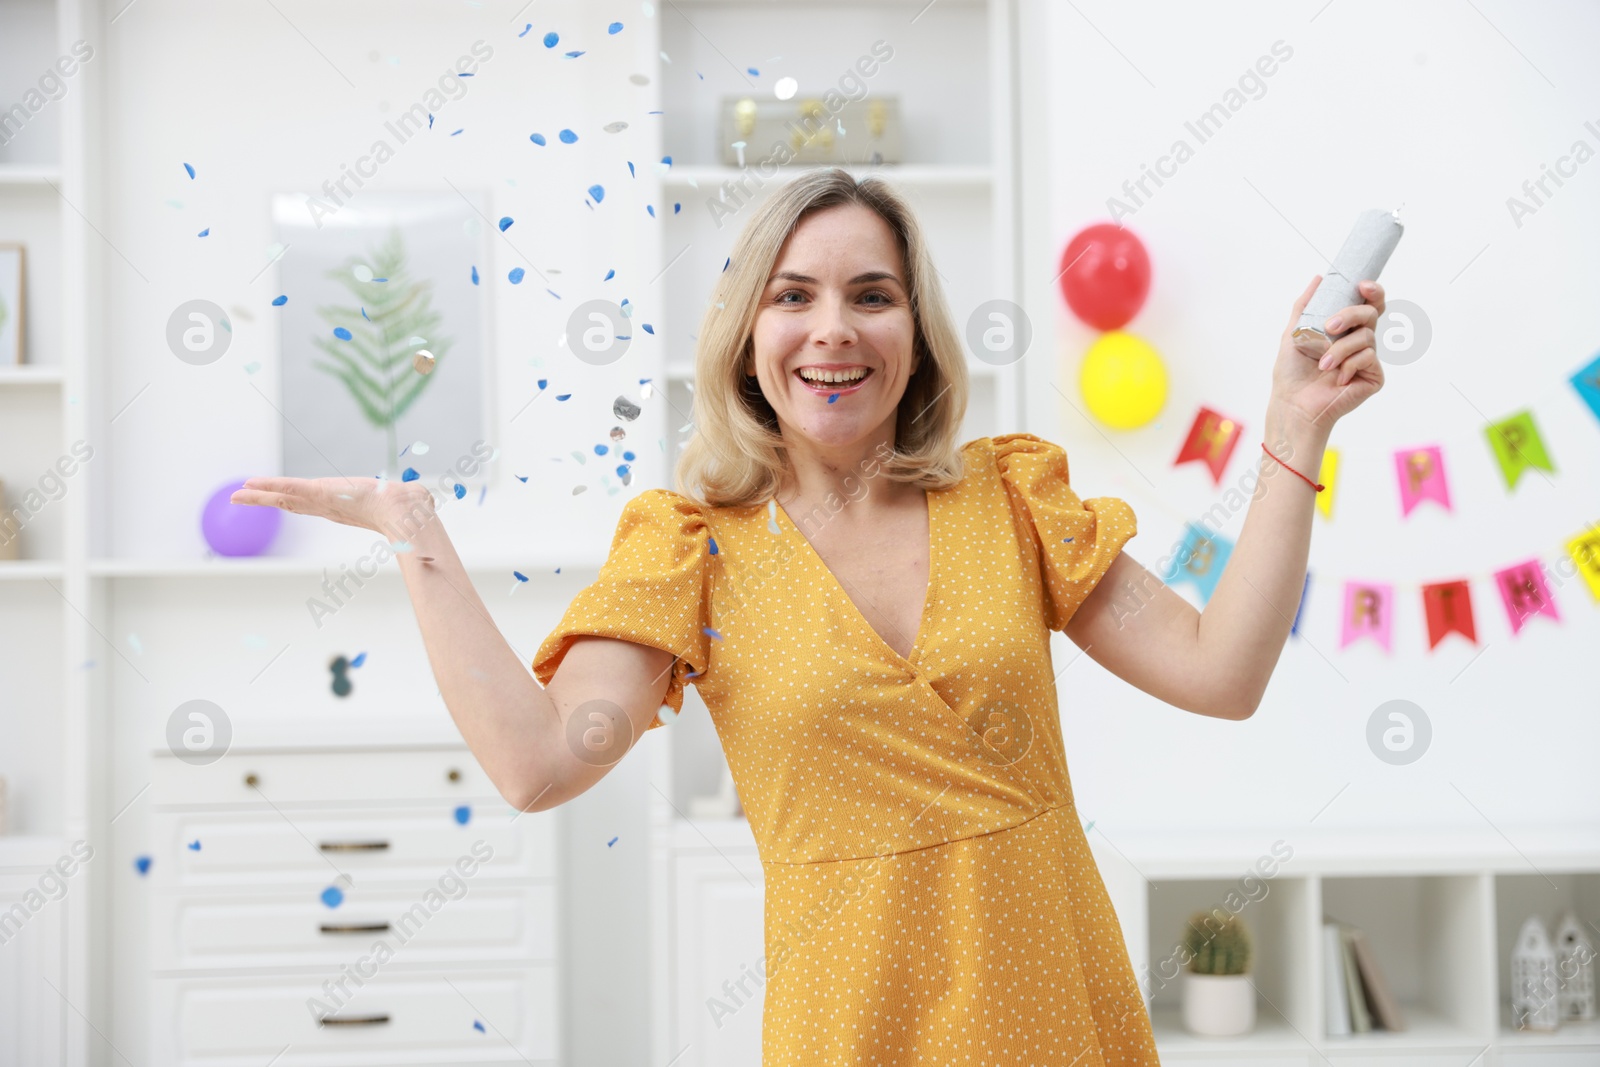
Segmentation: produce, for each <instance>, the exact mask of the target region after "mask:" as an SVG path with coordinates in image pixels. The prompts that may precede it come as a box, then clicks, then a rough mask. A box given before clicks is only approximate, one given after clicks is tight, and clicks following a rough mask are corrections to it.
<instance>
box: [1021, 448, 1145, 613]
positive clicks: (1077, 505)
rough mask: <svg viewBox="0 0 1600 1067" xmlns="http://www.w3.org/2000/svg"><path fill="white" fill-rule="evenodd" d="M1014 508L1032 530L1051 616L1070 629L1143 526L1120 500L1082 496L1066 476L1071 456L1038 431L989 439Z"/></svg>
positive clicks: (1025, 525) (1046, 611)
mask: <svg viewBox="0 0 1600 1067" xmlns="http://www.w3.org/2000/svg"><path fill="white" fill-rule="evenodd" d="M990 441H991V446H992V448H993V450H994V459H995V466H996V468H997V469H998V470H999V472H1000V479H1001V481H1002V482H1003V483H1004V485H1005V487H1006V493H1007V495H1008V496H1009V497H1010V498H1011V507H1012V511H1013V512H1014V513H1015V515H1016V517H1017V519H1018V521H1019V524H1020V525H1021V526H1022V528H1024V529H1028V530H1031V531H1032V532H1033V537H1034V544H1035V546H1036V547H1037V549H1038V551H1039V570H1040V575H1041V577H1042V578H1043V580H1044V586H1045V588H1044V601H1045V619H1046V621H1047V624H1048V625H1049V627H1050V629H1052V630H1063V629H1065V628H1066V625H1067V623H1068V621H1069V620H1071V618H1072V616H1073V614H1074V613H1075V612H1076V611H1077V610H1078V608H1079V606H1080V605H1082V604H1083V602H1084V601H1085V600H1086V599H1088V597H1089V594H1090V593H1091V592H1093V591H1094V587H1095V585H1096V584H1098V583H1099V581H1100V579H1101V578H1102V577H1104V576H1105V573H1106V569H1107V568H1108V567H1110V566H1111V563H1112V561H1113V560H1114V559H1116V556H1117V553H1118V552H1120V551H1122V546H1123V545H1125V544H1126V543H1127V542H1128V541H1129V539H1131V538H1132V537H1133V536H1134V534H1136V533H1138V525H1137V522H1136V520H1135V518H1134V514H1133V509H1132V508H1130V507H1129V506H1128V505H1127V503H1126V502H1125V501H1123V500H1120V499H1118V498H1117V497H1111V496H1099V497H1092V498H1090V499H1089V500H1079V499H1078V494H1077V493H1075V492H1074V491H1073V489H1072V484H1071V482H1070V480H1069V479H1068V477H1067V454H1066V452H1065V451H1064V450H1063V449H1062V448H1061V446H1059V445H1055V444H1051V443H1050V442H1049V441H1045V440H1041V439H1040V438H1038V437H1035V436H1034V435H1033V434H1027V433H1013V434H1005V435H1004V436H1001V437H994V438H991V439H990Z"/></svg>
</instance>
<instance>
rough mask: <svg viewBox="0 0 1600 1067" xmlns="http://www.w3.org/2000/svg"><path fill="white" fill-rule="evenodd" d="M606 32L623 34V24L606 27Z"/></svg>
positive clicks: (617, 23)
mask: <svg viewBox="0 0 1600 1067" xmlns="http://www.w3.org/2000/svg"><path fill="white" fill-rule="evenodd" d="M606 32H607V33H621V32H622V23H620V22H613V23H612V24H611V25H609V26H607V27H606Z"/></svg>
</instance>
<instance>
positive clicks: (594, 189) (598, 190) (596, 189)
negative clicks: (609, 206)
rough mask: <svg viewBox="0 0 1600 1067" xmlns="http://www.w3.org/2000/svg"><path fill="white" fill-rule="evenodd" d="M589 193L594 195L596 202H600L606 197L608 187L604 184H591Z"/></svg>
mask: <svg viewBox="0 0 1600 1067" xmlns="http://www.w3.org/2000/svg"><path fill="white" fill-rule="evenodd" d="M589 195H590V196H592V197H594V202H595V203H597V204H598V203H600V201H602V200H604V199H605V198H606V187H605V186H603V185H591V186H589Z"/></svg>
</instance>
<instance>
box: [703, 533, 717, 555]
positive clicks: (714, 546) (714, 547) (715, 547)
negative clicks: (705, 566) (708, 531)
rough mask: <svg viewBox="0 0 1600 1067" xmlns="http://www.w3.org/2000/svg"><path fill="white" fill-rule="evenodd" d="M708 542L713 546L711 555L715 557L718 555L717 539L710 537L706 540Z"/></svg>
mask: <svg viewBox="0 0 1600 1067" xmlns="http://www.w3.org/2000/svg"><path fill="white" fill-rule="evenodd" d="M706 540H707V541H708V542H710V544H711V554H712V555H713V556H715V555H716V554H717V539H716V538H715V537H708V538H706Z"/></svg>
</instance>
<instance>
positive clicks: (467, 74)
mask: <svg viewBox="0 0 1600 1067" xmlns="http://www.w3.org/2000/svg"><path fill="white" fill-rule="evenodd" d="M456 77H458V78H476V77H477V75H476V74H475V73H473V72H472V71H465V72H463V73H461V74H457V75H456Z"/></svg>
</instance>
